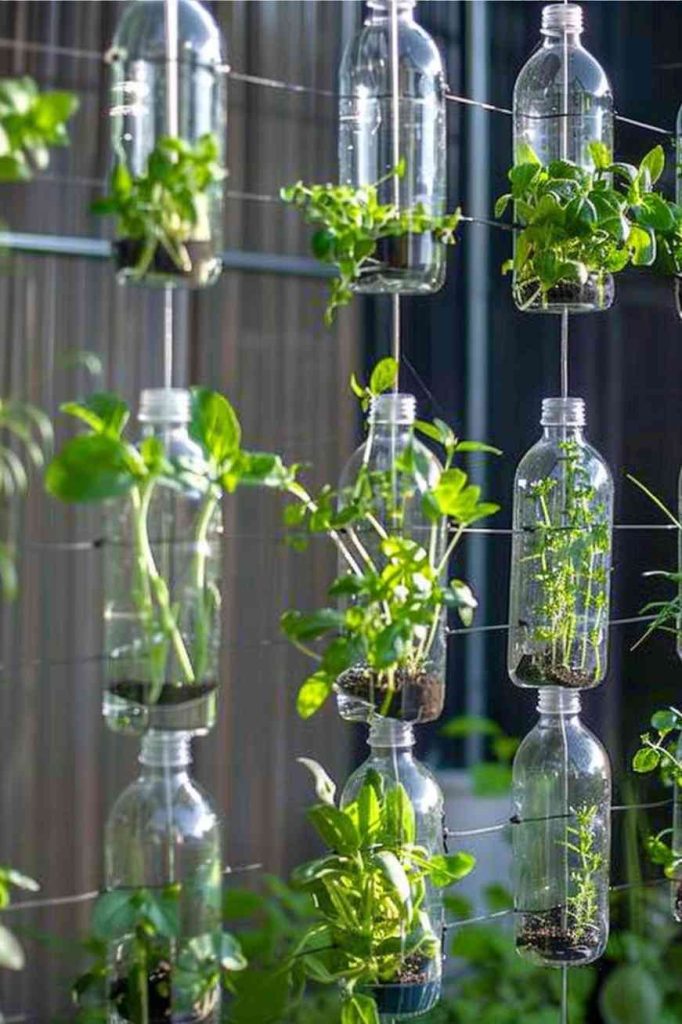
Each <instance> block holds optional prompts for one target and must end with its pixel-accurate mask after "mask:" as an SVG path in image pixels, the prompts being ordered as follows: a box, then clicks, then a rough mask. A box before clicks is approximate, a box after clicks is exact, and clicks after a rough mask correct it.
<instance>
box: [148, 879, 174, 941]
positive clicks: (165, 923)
mask: <svg viewBox="0 0 682 1024" xmlns="http://www.w3.org/2000/svg"><path fill="white" fill-rule="evenodd" d="M145 913H146V916H147V917H148V918H149V920H150V921H151V923H152V925H153V926H154V928H155V930H156V932H157V934H158V935H163V936H165V937H166V938H169V939H172V938H176V937H177V936H178V935H179V933H180V887H179V885H169V886H166V888H165V889H163V890H161V892H149V893H148V894H147V898H146V903H145Z"/></svg>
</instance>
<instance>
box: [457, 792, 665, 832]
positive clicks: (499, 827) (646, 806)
mask: <svg viewBox="0 0 682 1024" xmlns="http://www.w3.org/2000/svg"><path fill="white" fill-rule="evenodd" d="M672 806H673V799H672V797H669V798H668V799H667V800H652V801H648V802H647V803H641V804H614V805H613V806H612V807H611V813H612V814H622V813H624V812H626V811H652V810H660V809H662V808H664V807H672ZM573 817H574V815H573V814H570V813H569V814H546V815H540V816H538V817H535V818H519V817H512V818H506V819H505V820H504V821H498V822H496V823H495V824H494V825H484V826H483V827H481V828H464V829H455V828H446V829H445V830H444V835H445V838H446V839H466V838H471V837H472V836H485V835H491V834H493V833H495V832H504V831H505V830H506V829H507V828H513V827H514V826H515V825H537V824H542V823H543V822H547V821H561V820H567V819H571V818H573Z"/></svg>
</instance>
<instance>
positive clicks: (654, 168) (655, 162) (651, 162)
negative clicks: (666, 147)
mask: <svg viewBox="0 0 682 1024" xmlns="http://www.w3.org/2000/svg"><path fill="white" fill-rule="evenodd" d="M639 166H640V170H641V169H642V168H645V169H646V170H647V171H648V172H649V175H650V177H651V184H652V185H655V184H656V182H657V181H658V179H659V178H660V177H661V175H662V174H663V171H664V169H665V153H664V152H663V146H654V148H653V149H651V150H649V152H648V153H647V154H646V156H645V157H644V159H643V160H642V162H641V164H640V165H639Z"/></svg>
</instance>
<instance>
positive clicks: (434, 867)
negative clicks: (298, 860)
mask: <svg viewBox="0 0 682 1024" xmlns="http://www.w3.org/2000/svg"><path fill="white" fill-rule="evenodd" d="M304 763H305V764H306V766H307V767H309V768H310V770H311V771H312V772H313V774H314V776H315V781H316V791H317V796H318V799H319V803H317V804H316V805H315V806H313V807H312V808H311V809H310V810H309V812H308V819H309V821H310V822H311V824H312V825H313V827H314V828H315V830H316V831H317V833H318V835H319V836H320V838H321V839H322V841H323V843H324V844H325V846H326V847H327V848H328V849H329V852H328V853H327V854H325V855H324V856H323V857H321V858H319V859H317V860H314V861H311V862H309V863H307V864H303V865H302V866H301V867H299V868H297V869H296V870H295V872H294V875H293V883H294V885H295V886H296V887H298V888H300V889H301V890H302V891H304V892H307V893H310V895H311V896H312V899H313V902H314V904H315V907H316V908H317V913H318V921H317V922H316V923H315V924H313V925H312V926H311V927H310V928H309V929H308V930H307V931H306V933H305V934H304V936H303V938H302V939H301V940H300V942H299V943H298V946H297V947H296V949H295V950H294V952H293V955H292V957H291V960H290V968H294V965H296V967H295V969H296V971H298V972H300V974H301V975H302V976H303V977H304V978H307V979H310V980H312V981H315V982H320V983H322V984H327V985H329V984H337V983H340V984H341V988H342V996H343V1009H342V1014H341V1020H342V1021H343V1022H344V1024H351V1022H360V1021H363V1022H366V1024H378V1021H379V1010H378V1005H377V1000H379V1001H380V1000H381V992H382V988H381V987H382V986H384V985H400V984H405V985H415V986H419V987H421V986H424V987H425V988H426V987H428V985H429V983H430V982H432V980H433V979H434V977H435V978H436V979H437V978H438V977H439V975H440V964H439V957H440V948H441V940H440V924H439V922H436V921H432V920H431V918H430V917H429V913H428V903H427V893H428V887H429V886H432V887H435V888H444V887H446V886H448V885H451V884H453V883H454V882H458V881H459V880H460V879H462V878H464V877H465V876H466V875H467V874H468V873H469V872H470V871H471V870H472V868H473V866H474V863H475V861H474V858H473V857H472V856H471V855H470V854H467V853H455V854H448V855H446V854H436V855H432V854H430V853H429V851H428V850H427V849H426V848H425V847H423V846H422V845H420V844H419V842H418V841H417V836H416V826H415V812H414V808H413V806H412V804H411V802H410V799H409V796H408V795H407V792H406V791H405V789H404V788H403V786H402V785H401V784H400V783H397V782H396V783H394V784H388V785H387V784H386V783H385V780H383V779H381V778H380V777H379V776H378V775H372V776H371V777H369V776H368V778H367V780H366V782H365V783H364V785H363V786H362V788H361V789H360V792H359V793H358V796H357V799H356V800H355V801H354V802H353V803H351V804H348V805H347V806H346V807H344V808H340V807H338V806H336V804H335V800H334V794H335V789H336V787H335V786H334V783H333V782H332V781H331V779H329V777H328V776H327V774H326V772H325V771H324V769H323V768H321V766H319V765H317V764H316V763H315V762H309V761H305V762H304Z"/></svg>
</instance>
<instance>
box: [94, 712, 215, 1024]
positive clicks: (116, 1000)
mask: <svg viewBox="0 0 682 1024" xmlns="http://www.w3.org/2000/svg"><path fill="white" fill-rule="evenodd" d="M140 762H141V764H142V770H141V773H140V776H139V778H137V779H136V780H135V782H133V783H132V784H131V785H130V786H128V788H127V789H125V790H124V791H123V793H121V795H120V796H119V798H118V800H117V801H116V803H115V804H114V807H113V809H112V811H111V814H110V815H109V819H108V821H107V824H106V830H105V874H106V885H107V889H108V890H110V891H111V890H114V891H115V890H119V889H120V890H124V891H131V890H132V891H139V894H140V896H142V895H144V896H145V897H146V896H148V894H151V896H152V898H154V896H156V897H157V898H158V899H159V900H160V901H161V902H160V906H161V908H162V909H163V908H166V914H165V915H163V916H159V915H154V916H153V917H152V920H154V921H157V922H158V921H159V920H160V921H161V922H162V924H163V923H164V922H168V921H173V922H175V924H174V926H171V927H168V926H167V925H166V927H161V928H157V930H156V931H155V933H154V934H153V935H152V936H149V937H148V938H147V939H146V941H145V942H144V943H143V944H142V945H141V944H140V942H139V939H136V935H135V932H134V930H133V932H131V934H130V935H124V936H123V937H122V938H120V939H117V940H115V941H112V943H111V945H110V949H109V981H108V995H107V999H108V1005H109V1022H110V1024H124V1022H125V1024H161V1022H162V1021H167V1022H172V1024H199V1022H202V1024H217V1022H218V1020H219V1018H220V985H219V983H218V982H217V981H216V978H215V969H216V967H217V960H218V951H219V940H220V934H221V930H222V928H221V878H222V861H221V842H220V825H219V821H218V816H217V815H216V813H215V811H214V809H213V807H212V806H211V804H210V802H209V800H208V798H207V797H206V795H205V794H204V793H202V791H201V790H200V789H199V787H198V786H197V785H196V783H195V782H194V781H193V780H192V779H191V778H190V775H189V772H188V767H189V765H190V764H191V752H190V737H189V736H188V735H187V734H181V733H157V732H149V733H147V734H146V735H145V736H144V738H143V740H142V749H141V753H140ZM168 886H175V887H176V889H175V892H174V895H171V896H169V895H168V890H167V888H166V887H168ZM150 916H151V915H150ZM145 976H146V980H147V984H146V986H145V985H144V982H142V983H140V979H141V978H142V979H144V978H145ZM144 1002H146V1004H147V1005H146V1011H147V1012H146V1014H145V1012H144V1006H143V1005H142V1004H143V1003H144Z"/></svg>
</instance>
